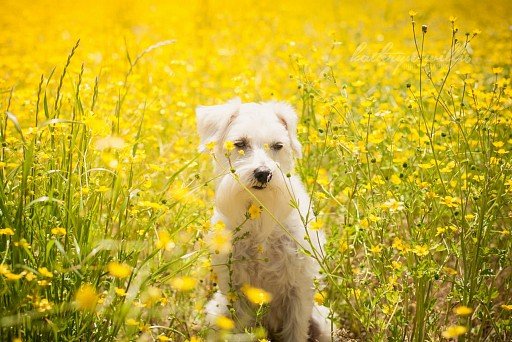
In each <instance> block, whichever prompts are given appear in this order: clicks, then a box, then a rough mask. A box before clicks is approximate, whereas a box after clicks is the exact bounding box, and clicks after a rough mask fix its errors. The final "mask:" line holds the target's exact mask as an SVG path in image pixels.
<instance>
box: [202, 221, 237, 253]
mask: <svg viewBox="0 0 512 342" xmlns="http://www.w3.org/2000/svg"><path fill="white" fill-rule="evenodd" d="M216 226H217V225H216ZM232 237H233V234H232V233H231V232H230V231H229V230H227V229H225V228H217V227H214V231H213V232H212V235H211V237H210V239H209V240H208V242H207V243H208V247H209V249H210V250H211V251H212V252H214V253H219V254H227V253H229V252H231V249H232V244H231V240H232Z"/></svg>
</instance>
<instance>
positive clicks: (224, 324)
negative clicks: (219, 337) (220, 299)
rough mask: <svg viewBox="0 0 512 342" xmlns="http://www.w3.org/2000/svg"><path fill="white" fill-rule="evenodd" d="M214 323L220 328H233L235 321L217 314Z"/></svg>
mask: <svg viewBox="0 0 512 342" xmlns="http://www.w3.org/2000/svg"><path fill="white" fill-rule="evenodd" d="M215 325H217V327H219V328H220V329H222V330H233V329H234V328H235V322H233V320H231V319H229V318H227V317H226V316H219V317H217V319H216V320H215Z"/></svg>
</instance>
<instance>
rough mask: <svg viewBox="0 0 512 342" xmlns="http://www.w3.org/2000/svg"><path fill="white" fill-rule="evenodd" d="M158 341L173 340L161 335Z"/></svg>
mask: <svg viewBox="0 0 512 342" xmlns="http://www.w3.org/2000/svg"><path fill="white" fill-rule="evenodd" d="M156 339H157V340H158V341H170V340H171V339H170V338H169V337H167V336H165V335H159V336H158V337H157V338H156Z"/></svg>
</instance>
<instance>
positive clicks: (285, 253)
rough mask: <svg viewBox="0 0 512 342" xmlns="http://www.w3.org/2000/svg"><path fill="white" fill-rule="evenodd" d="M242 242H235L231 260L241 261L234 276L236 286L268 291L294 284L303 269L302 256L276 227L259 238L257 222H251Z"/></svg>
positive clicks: (259, 229)
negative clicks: (282, 284) (237, 277)
mask: <svg viewBox="0 0 512 342" xmlns="http://www.w3.org/2000/svg"><path fill="white" fill-rule="evenodd" d="M252 223H253V224H252V227H250V228H251V229H250V230H248V233H246V236H245V238H242V239H240V240H239V241H236V242H235V245H234V252H235V253H234V254H235V255H234V256H235V258H236V259H237V260H243V261H242V262H241V263H240V265H239V266H240V267H239V268H238V267H237V268H238V270H239V271H241V272H234V273H235V276H236V275H237V273H238V276H239V277H240V278H241V279H238V281H237V282H238V283H241V284H243V283H249V284H251V285H252V286H257V287H261V288H270V287H272V286H274V285H277V284H279V283H282V282H283V281H286V282H292V283H293V282H294V279H295V275H296V274H297V272H300V269H301V268H302V265H301V264H302V260H303V256H302V255H300V253H299V252H298V250H297V246H296V244H295V242H294V241H293V240H292V239H291V238H290V237H289V236H288V235H287V234H286V233H284V232H283V231H282V230H281V229H279V228H278V227H275V228H274V231H273V233H271V234H270V235H268V236H262V234H259V232H261V227H259V225H258V222H252Z"/></svg>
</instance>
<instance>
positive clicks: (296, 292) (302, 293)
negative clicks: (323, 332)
mask: <svg viewBox="0 0 512 342" xmlns="http://www.w3.org/2000/svg"><path fill="white" fill-rule="evenodd" d="M312 298H313V291H312V290H310V289H304V288H298V287H296V288H291V289H290V290H289V292H288V294H287V296H286V298H284V299H283V301H282V304H283V306H284V307H283V308H282V309H283V310H280V311H281V314H282V320H283V326H282V330H281V332H280V333H279V337H280V340H281V341H283V342H306V341H308V333H309V325H310V320H311V312H312V309H313V300H312Z"/></svg>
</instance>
